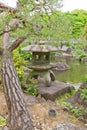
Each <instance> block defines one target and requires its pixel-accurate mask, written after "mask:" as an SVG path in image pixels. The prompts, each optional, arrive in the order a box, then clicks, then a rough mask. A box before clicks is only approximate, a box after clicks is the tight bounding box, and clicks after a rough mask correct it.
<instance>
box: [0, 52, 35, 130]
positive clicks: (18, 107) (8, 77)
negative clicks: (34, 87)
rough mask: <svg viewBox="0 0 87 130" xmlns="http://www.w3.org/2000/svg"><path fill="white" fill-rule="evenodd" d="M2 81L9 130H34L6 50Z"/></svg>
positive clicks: (9, 55) (3, 58)
mask: <svg viewBox="0 0 87 130" xmlns="http://www.w3.org/2000/svg"><path fill="white" fill-rule="evenodd" d="M2 81H3V87H4V92H5V96H6V101H7V106H8V111H9V119H8V123H7V126H8V128H9V130H33V125H32V121H31V117H30V114H29V111H28V109H27V106H26V103H25V101H24V97H23V92H22V90H21V85H20V83H19V80H18V76H17V74H16V71H15V67H14V64H13V62H12V57H11V53H10V52H9V51H7V50H4V52H3V57H2Z"/></svg>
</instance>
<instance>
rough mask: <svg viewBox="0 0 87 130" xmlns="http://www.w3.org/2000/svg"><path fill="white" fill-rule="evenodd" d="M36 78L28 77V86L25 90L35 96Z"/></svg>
mask: <svg viewBox="0 0 87 130" xmlns="http://www.w3.org/2000/svg"><path fill="white" fill-rule="evenodd" d="M37 87H38V86H37V80H36V79H33V78H32V79H29V86H28V88H27V92H28V93H29V94H31V95H33V96H37V95H38V91H37Z"/></svg>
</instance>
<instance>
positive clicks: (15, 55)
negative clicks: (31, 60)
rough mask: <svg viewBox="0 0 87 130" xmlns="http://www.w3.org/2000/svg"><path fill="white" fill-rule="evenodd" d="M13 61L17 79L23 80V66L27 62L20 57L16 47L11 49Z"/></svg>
mask: <svg viewBox="0 0 87 130" xmlns="http://www.w3.org/2000/svg"><path fill="white" fill-rule="evenodd" d="M13 61H14V65H15V68H16V71H17V74H18V77H19V80H20V81H23V80H24V70H23V66H25V65H26V64H27V62H26V61H25V60H24V59H23V58H22V56H21V54H20V53H19V50H18V49H16V50H14V51H13Z"/></svg>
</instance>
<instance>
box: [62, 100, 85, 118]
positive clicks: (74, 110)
mask: <svg viewBox="0 0 87 130" xmlns="http://www.w3.org/2000/svg"><path fill="white" fill-rule="evenodd" d="M63 105H64V106H65V107H66V108H67V109H68V110H69V111H70V112H71V113H73V114H74V115H75V116H77V117H79V116H82V115H83V108H82V107H79V106H78V107H77V106H76V107H74V106H72V105H71V104H70V103H68V102H63Z"/></svg>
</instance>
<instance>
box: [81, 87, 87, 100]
mask: <svg viewBox="0 0 87 130" xmlns="http://www.w3.org/2000/svg"><path fill="white" fill-rule="evenodd" d="M80 97H81V98H82V99H84V100H85V101H87V87H85V88H83V89H81V90H80Z"/></svg>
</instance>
